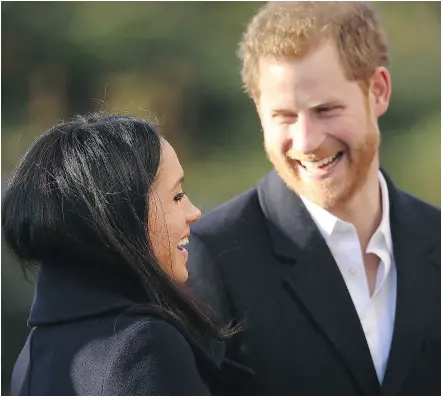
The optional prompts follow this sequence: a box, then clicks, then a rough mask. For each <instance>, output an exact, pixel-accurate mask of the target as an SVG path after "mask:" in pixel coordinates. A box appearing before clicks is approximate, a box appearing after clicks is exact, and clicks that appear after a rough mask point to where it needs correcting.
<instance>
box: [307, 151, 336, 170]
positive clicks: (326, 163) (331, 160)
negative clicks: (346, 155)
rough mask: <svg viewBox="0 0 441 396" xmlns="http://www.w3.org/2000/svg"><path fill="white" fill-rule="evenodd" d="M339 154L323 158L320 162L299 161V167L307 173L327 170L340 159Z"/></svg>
mask: <svg viewBox="0 0 441 396" xmlns="http://www.w3.org/2000/svg"><path fill="white" fill-rule="evenodd" d="M340 154H342V153H341V152H338V153H337V154H335V155H333V156H330V157H326V158H323V159H322V160H320V161H299V162H300V165H302V166H303V167H304V168H305V169H306V170H307V171H314V170H317V169H328V168H330V167H331V166H332V165H334V164H335V163H336V162H337V159H339V158H340V157H341V155H340Z"/></svg>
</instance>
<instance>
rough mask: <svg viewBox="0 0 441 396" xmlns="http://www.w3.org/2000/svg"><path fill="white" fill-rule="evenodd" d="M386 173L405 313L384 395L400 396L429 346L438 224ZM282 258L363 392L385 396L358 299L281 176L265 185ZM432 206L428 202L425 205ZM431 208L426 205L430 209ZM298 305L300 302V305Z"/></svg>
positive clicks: (263, 200)
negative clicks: (424, 343) (356, 304)
mask: <svg viewBox="0 0 441 396" xmlns="http://www.w3.org/2000/svg"><path fill="white" fill-rule="evenodd" d="M381 172H382V173H383V175H384V177H385V180H386V183H387V185H388V191H389V201H390V223H391V232H392V240H393V241H392V242H393V246H394V256H395V262H396V267H397V309H396V320H395V326H394V335H393V340H392V345H391V351H390V357H389V362H388V367H387V370H386V374H385V378H384V381H383V386H382V388H383V392H385V393H384V394H386V395H391V396H392V395H395V394H396V393H397V392H398V390H399V387H400V386H401V384H402V383H403V381H404V378H405V376H406V375H407V373H408V371H409V369H410V367H411V363H412V361H413V359H414V357H415V354H416V353H417V352H418V351H419V350H420V348H421V345H422V333H423V330H422V329H423V326H424V323H426V321H427V317H426V316H425V314H424V312H425V306H428V305H429V306H430V296H431V295H433V294H434V293H435V290H436V287H438V286H437V285H436V272H435V266H434V265H433V260H432V259H431V257H434V256H432V254H433V253H431V251H432V250H433V248H434V247H435V245H436V243H435V240H436V238H437V236H436V235H435V233H434V231H433V227H432V229H430V227H427V225H428V224H430V222H431V221H432V222H433V220H431V219H430V217H429V216H424V215H423V214H422V213H421V208H422V207H423V204H422V203H420V201H418V200H417V199H416V198H413V197H410V196H409V195H408V194H406V193H404V192H402V191H400V190H398V189H397V188H396V187H395V186H394V185H393V183H392V181H391V180H390V178H389V177H388V176H387V174H386V173H385V172H384V171H383V170H381ZM257 192H258V196H259V201H260V205H261V207H262V211H263V213H264V216H265V219H266V222H267V227H268V230H269V237H270V241H271V246H272V249H273V253H274V255H275V256H276V257H277V258H278V260H279V262H281V263H283V264H284V265H287V266H290V268H291V269H290V270H289V271H288V274H287V275H286V276H285V277H284V279H283V281H284V284H285V286H286V288H287V290H288V291H289V292H290V293H292V294H293V295H295V296H296V297H295V300H297V299H300V300H301V301H302V303H303V304H304V306H305V307H306V309H307V310H308V311H309V312H310V314H311V317H312V318H313V320H314V321H315V322H316V324H317V325H318V326H319V327H320V328H321V329H322V330H323V334H325V336H326V337H327V338H328V339H329V341H330V342H331V344H332V345H333V347H334V348H335V350H336V351H337V353H338V354H339V355H340V356H341V357H342V358H343V361H344V362H345V363H346V366H347V368H348V370H349V372H350V373H351V375H352V377H353V378H354V381H355V383H356V384H358V386H359V388H360V390H361V391H362V392H363V393H364V394H366V395H370V394H378V392H379V387H380V385H379V382H378V379H377V376H376V373H375V369H374V366H373V363H372V359H371V356H370V352H369V348H368V345H367V342H366V339H365V336H364V333H363V329H362V326H361V324H360V321H359V319H358V316H357V313H356V310H355V307H354V305H353V303H352V300H351V297H350V295H349V293H348V292H347V290H346V285H345V283H344V280H343V278H342V276H341V273H340V272H339V270H338V267H337V264H336V263H335V260H334V258H333V257H332V254H331V252H330V250H329V248H328V246H327V245H326V242H325V240H324V239H323V237H322V235H321V233H320V231H319V230H318V228H317V226H316V225H315V223H314V221H313V220H312V218H311V216H310V214H309V212H308V211H307V209H306V207H305V205H304V203H303V201H302V200H301V198H300V197H299V196H298V195H296V194H295V193H293V192H292V191H291V190H290V189H289V188H288V187H287V186H286V185H285V183H284V182H283V180H282V179H281V178H280V177H279V175H278V174H277V173H276V172H275V171H274V170H273V171H271V172H270V173H269V174H268V175H267V176H266V177H265V178H264V179H263V180H262V181H261V182H260V183H259V184H258V187H257ZM424 205H425V204H424ZM424 207H426V206H424ZM293 301H294V300H293Z"/></svg>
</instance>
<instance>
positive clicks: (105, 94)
mask: <svg viewBox="0 0 441 396" xmlns="http://www.w3.org/2000/svg"><path fill="white" fill-rule="evenodd" d="M261 4H262V3H257V2H35V3H33V2H32V3H31V2H2V3H1V11H2V15H1V18H2V176H3V178H4V179H5V178H7V175H8V173H9V172H10V170H11V169H12V168H13V167H14V166H15V164H16V163H17V161H18V160H19V158H20V156H21V155H22V154H23V153H24V152H25V150H26V149H27V148H28V146H29V144H30V143H31V142H32V141H33V140H34V139H35V138H36V137H37V136H38V135H39V134H41V133H42V132H44V131H45V130H46V129H47V128H48V127H50V126H51V125H53V124H54V123H56V122H58V121H59V120H61V119H66V118H68V117H70V116H71V115H72V114H74V113H78V112H89V111H93V110H99V109H103V110H106V111H117V112H130V113H132V114H134V115H137V116H141V117H146V118H152V117H153V118H156V119H157V120H158V122H160V124H161V126H162V130H163V133H164V135H165V136H166V138H167V139H168V140H169V141H170V142H171V143H172V144H173V145H174V146H175V148H176V149H177V152H178V154H179V156H180V158H181V162H182V164H183V167H184V170H185V171H186V191H187V193H189V195H190V196H191V198H192V200H193V201H194V202H195V203H196V204H198V205H199V206H200V207H201V208H202V209H203V210H208V209H210V208H212V207H213V206H215V205H218V204H220V203H221V202H223V201H225V200H226V199H228V198H230V197H232V196H234V195H235V194H237V193H239V192H241V191H243V190H244V189H246V188H249V187H251V186H252V185H253V184H254V183H255V182H256V181H257V180H258V179H259V178H260V177H261V176H263V174H264V173H265V172H266V171H267V170H269V169H270V165H269V163H268V161H267V160H266V157H265V154H264V151H263V148H262V140H263V139H262V133H261V128H260V123H259V120H258V118H257V115H256V113H255V109H254V106H253V103H252V102H251V101H250V100H249V99H248V98H247V97H246V96H245V94H243V93H242V89H241V80H240V64H239V61H238V59H237V58H236V55H235V52H236V48H237V43H238V41H239V40H240V37H241V34H242V32H243V30H244V28H245V26H246V24H247V22H248V21H249V19H250V18H251V16H252V15H253V14H254V13H255V11H256V10H257V9H258V7H259V6H260V5H261ZM375 5H376V7H377V8H378V9H379V11H380V14H381V16H382V20H383V22H384V25H385V27H386V30H387V32H388V36H389V42H390V48H391V54H392V62H393V63H392V66H391V73H392V81H393V94H392V102H391V106H390V109H389V111H388V113H387V114H386V115H385V116H384V117H383V118H382V119H381V123H380V125H381V129H382V132H383V146H382V153H381V154H382V163H383V166H384V167H385V168H386V170H388V172H389V173H390V175H391V176H392V177H393V178H394V179H395V181H396V183H397V184H398V185H399V186H400V187H402V188H404V189H406V190H408V191H409V192H411V193H413V194H414V195H417V196H419V197H420V198H422V199H424V200H426V201H429V202H431V203H432V204H435V205H438V206H441V177H440V175H439V172H440V168H441V41H440V37H441V3H439V2H379V3H375ZM3 253H4V252H3V251H2V256H3V259H4V261H3V264H4V265H3V266H2V275H3V281H2V286H4V285H5V284H6V282H7V284H8V287H7V288H6V290H5V288H4V287H2V308H5V309H4V312H6V313H8V315H9V316H8V318H9V319H8V320H7V321H6V325H4V326H3V329H2V330H3V337H2V340H3V341H4V340H5V339H6V340H8V341H9V340H12V342H11V343H10V346H11V347H10V348H8V350H7V351H6V354H2V363H3V366H2V379H3V382H4V383H5V381H6V383H7V380H8V378H9V376H10V371H11V364H12V362H13V361H14V360H15V358H16V354H17V352H18V350H17V348H18V349H19V346H20V345H21V343H22V342H23V332H25V327H24V321H25V318H26V315H27V312H28V308H29V304H30V298H31V297H30V296H31V293H30V292H29V290H31V289H29V287H28V286H26V285H25V284H24V283H23V282H22V281H21V277H20V275H19V272H18V269H17V265H16V263H15V262H14V261H12V260H11V259H10V258H9V256H7V255H5V254H3ZM14 318H15V319H14ZM4 323H5V322H4ZM17 323H21V326H22V327H17V326H20V325H19V324H17ZM3 345H4V344H3Z"/></svg>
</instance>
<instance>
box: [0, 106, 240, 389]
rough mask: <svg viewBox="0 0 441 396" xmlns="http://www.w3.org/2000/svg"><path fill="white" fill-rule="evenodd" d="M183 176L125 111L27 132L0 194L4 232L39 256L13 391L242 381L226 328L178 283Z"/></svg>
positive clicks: (20, 251) (165, 148) (182, 262)
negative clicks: (35, 135) (28, 138)
mask: <svg viewBox="0 0 441 396" xmlns="http://www.w3.org/2000/svg"><path fill="white" fill-rule="evenodd" d="M183 178H184V174H183V170H182V168H181V165H180V164H179V160H178V158H177V156H176V153H175V152H174V150H173V148H172V147H171V146H170V144H168V143H167V142H166V141H165V140H164V139H162V138H161V137H160V136H159V134H158V133H157V131H156V128H155V126H153V125H151V124H149V123H147V122H145V121H141V120H137V119H134V118H132V117H128V116H120V115H108V114H104V113H98V114H92V115H89V116H86V117H81V116H78V117H76V118H74V119H73V120H71V121H69V122H66V123H62V124H59V125H57V126H55V127H53V128H52V129H51V130H49V131H48V132H47V133H45V134H44V135H42V136H41V137H40V138H39V139H37V141H36V142H35V143H34V144H33V145H32V147H31V148H30V149H29V151H28V152H27V154H26V155H25V156H24V158H23V159H22V161H21V162H20V164H19V165H18V167H17V168H16V170H15V172H14V173H13V175H12V177H11V180H10V182H9V185H8V187H7V189H6V191H5V192H4V199H3V207H2V228H3V232H4V236H5V239H6V242H7V244H8V245H9V247H10V248H11V249H12V251H13V252H14V253H15V254H16V255H17V256H18V258H19V259H20V260H21V261H22V262H23V263H26V264H24V265H25V267H24V268H25V269H30V266H31V265H32V266H35V265H38V266H39V274H38V279H37V283H36V289H35V298H34V303H33V306H32V310H31V314H30V318H29V322H28V324H29V326H30V327H31V328H32V330H31V333H30V335H29V337H28V340H27V342H26V344H25V346H24V348H23V350H22V352H21V354H20V356H19V358H18V360H17V363H16V365H15V368H14V373H13V378H12V396H34V395H35V396H37V395H45V396H47V395H60V396H61V395H62V396H70V395H72V396H73V395H80V396H83V395H84V396H85V395H91V396H92V395H94V396H95V395H112V396H118V395H121V396H122V395H124V396H127V395H155V396H159V395H171V396H173V395H193V396H198V395H210V394H216V393H221V392H224V393H227V394H229V393H231V392H240V391H239V389H240V379H241V378H243V379H244V381H245V382H246V377H247V374H249V372H248V371H247V369H245V368H241V367H239V366H237V365H235V364H234V363H233V362H228V361H224V360H223V343H222V341H224V340H226V339H228V338H230V337H231V336H232V335H233V334H234V332H235V330H234V329H232V328H226V329H220V330H219V329H217V328H216V327H215V326H214V325H213V323H212V322H211V321H210V319H209V317H208V316H207V315H206V314H205V313H204V311H203V310H202V309H201V308H200V305H199V304H198V303H197V302H196V301H195V300H194V299H193V298H192V297H191V296H190V295H189V294H188V293H187V292H185V289H184V287H183V286H182V284H183V283H184V282H185V281H186V280H187V277H188V273H187V269H186V261H187V255H188V253H187V251H186V250H185V247H184V246H185V245H186V244H187V243H188V238H189V235H190V228H189V225H190V223H192V222H194V221H196V220H197V219H198V218H199V217H200V211H199V210H198V209H197V208H196V207H194V206H193V205H192V204H191V202H190V201H189V199H188V198H187V196H186V195H185V193H184V192H183V190H182V181H183ZM30 263H33V264H30ZM231 378H234V381H233V380H231Z"/></svg>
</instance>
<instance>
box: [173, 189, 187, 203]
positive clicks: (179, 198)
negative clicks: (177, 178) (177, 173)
mask: <svg viewBox="0 0 441 396" xmlns="http://www.w3.org/2000/svg"><path fill="white" fill-rule="evenodd" d="M184 197H185V192H184V191H182V192H181V193H179V194H177V195H176V196H175V197H174V198H173V200H174V201H175V202H179V201H182V199H183V198H184Z"/></svg>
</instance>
